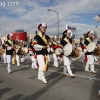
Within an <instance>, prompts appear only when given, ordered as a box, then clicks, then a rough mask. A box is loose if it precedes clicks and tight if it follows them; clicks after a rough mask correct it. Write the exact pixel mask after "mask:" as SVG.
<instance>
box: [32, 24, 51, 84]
mask: <svg viewBox="0 0 100 100" xmlns="http://www.w3.org/2000/svg"><path fill="white" fill-rule="evenodd" d="M46 29H47V25H46V24H45V23H42V24H39V26H38V30H39V33H38V34H37V35H36V36H35V37H34V41H33V46H34V48H35V50H36V54H37V61H38V65H39V69H38V79H39V80H40V81H42V82H43V83H45V84H47V81H46V79H45V75H44V72H45V71H47V70H48V59H47V54H48V51H47V46H48V40H49V39H50V37H49V36H48V35H45V32H46Z"/></svg>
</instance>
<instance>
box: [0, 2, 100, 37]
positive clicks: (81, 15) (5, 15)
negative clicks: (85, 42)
mask: <svg viewBox="0 0 100 100" xmlns="http://www.w3.org/2000/svg"><path fill="white" fill-rule="evenodd" d="M47 9H51V10H54V11H56V12H58V15H59V33H62V32H63V31H64V30H66V24H67V25H69V26H73V27H76V32H73V34H77V35H78V34H83V33H85V32H87V31H89V30H94V28H95V26H98V27H100V22H98V23H97V22H95V21H94V17H95V16H97V15H99V14H100V0H0V29H1V30H0V36H4V34H5V31H6V34H9V33H11V32H13V31H15V30H19V29H24V30H27V33H28V35H29V34H32V33H35V31H36V30H37V31H38V29H37V27H38V25H39V24H40V23H46V24H47V32H46V34H48V35H57V34H58V33H57V14H56V13H55V12H53V11H47Z"/></svg>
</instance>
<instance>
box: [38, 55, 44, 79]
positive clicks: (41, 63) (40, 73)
mask: <svg viewBox="0 0 100 100" xmlns="http://www.w3.org/2000/svg"><path fill="white" fill-rule="evenodd" d="M37 61H38V64H39V70H38V78H39V79H42V80H45V76H44V66H45V61H44V56H43V55H37Z"/></svg>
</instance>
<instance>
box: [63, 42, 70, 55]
mask: <svg viewBox="0 0 100 100" xmlns="http://www.w3.org/2000/svg"><path fill="white" fill-rule="evenodd" d="M63 53H64V55H65V56H69V55H70V54H71V53H72V44H66V45H65V46H64V48H63Z"/></svg>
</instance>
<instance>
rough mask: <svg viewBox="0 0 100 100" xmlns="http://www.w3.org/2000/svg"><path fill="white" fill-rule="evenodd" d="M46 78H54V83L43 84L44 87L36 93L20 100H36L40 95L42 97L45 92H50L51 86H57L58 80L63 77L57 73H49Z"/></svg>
mask: <svg viewBox="0 0 100 100" xmlns="http://www.w3.org/2000/svg"><path fill="white" fill-rule="evenodd" d="M58 71H59V70H58ZM46 78H48V79H47V80H50V79H53V78H56V79H55V80H54V81H52V82H51V83H49V84H44V85H45V87H43V88H42V89H40V90H39V91H37V92H36V93H34V94H32V95H29V96H26V97H23V98H22V99H21V100H37V99H38V98H40V96H41V95H43V94H44V93H45V92H46V91H49V90H52V89H50V88H51V87H52V86H54V85H55V84H57V83H58V82H59V81H60V80H62V79H63V78H64V76H62V75H61V74H57V73H51V74H50V75H49V76H47V77H46ZM41 84H42V83H41Z"/></svg>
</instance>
